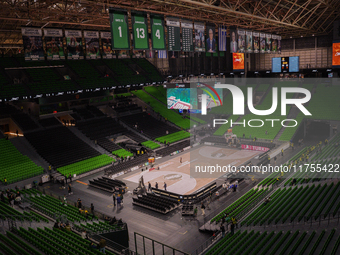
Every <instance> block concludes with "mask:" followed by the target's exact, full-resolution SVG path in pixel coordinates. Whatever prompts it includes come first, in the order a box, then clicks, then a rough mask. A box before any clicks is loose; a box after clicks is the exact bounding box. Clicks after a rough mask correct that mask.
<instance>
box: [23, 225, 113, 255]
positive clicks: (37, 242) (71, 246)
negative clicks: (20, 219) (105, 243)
mask: <svg viewBox="0 0 340 255" xmlns="http://www.w3.org/2000/svg"><path fill="white" fill-rule="evenodd" d="M17 235H18V236H20V237H21V238H22V239H24V240H25V241H26V242H28V243H29V244H31V245H32V246H34V247H36V248H37V249H39V250H41V251H43V252H44V254H51V255H58V254H79V255H87V254H88V255H95V254H102V253H101V252H99V250H97V249H93V248H91V247H90V244H91V241H90V240H87V239H82V238H81V236H80V235H77V234H76V233H74V232H72V231H65V230H64V231H63V230H60V229H53V230H51V229H49V228H47V227H45V228H44V229H42V228H37V230H34V229H33V228H28V230H26V229H24V228H22V227H20V229H19V230H18V231H17ZM105 253H106V254H109V255H114V253H112V252H110V251H108V250H107V249H106V250H105Z"/></svg>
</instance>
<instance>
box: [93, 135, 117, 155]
mask: <svg viewBox="0 0 340 255" xmlns="http://www.w3.org/2000/svg"><path fill="white" fill-rule="evenodd" d="M97 144H98V145H99V146H101V147H103V148H104V149H105V150H107V151H108V152H110V153H112V152H113V151H116V150H119V149H121V147H120V146H119V145H118V144H115V143H114V142H112V141H110V140H109V139H107V138H99V139H98V140H97Z"/></svg>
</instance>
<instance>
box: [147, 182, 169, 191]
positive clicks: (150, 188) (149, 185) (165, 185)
mask: <svg viewBox="0 0 340 255" xmlns="http://www.w3.org/2000/svg"><path fill="white" fill-rule="evenodd" d="M167 186H168V185H167V184H166V182H164V184H163V188H164V190H165V191H166V188H167ZM155 189H158V182H156V183H155ZM148 192H152V186H151V183H150V182H148Z"/></svg>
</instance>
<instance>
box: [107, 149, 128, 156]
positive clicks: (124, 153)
mask: <svg viewBox="0 0 340 255" xmlns="http://www.w3.org/2000/svg"><path fill="white" fill-rule="evenodd" d="M112 154H113V155H115V156H117V157H119V158H127V157H133V154H132V153H131V152H129V151H127V150H125V149H119V150H116V151H113V152H112Z"/></svg>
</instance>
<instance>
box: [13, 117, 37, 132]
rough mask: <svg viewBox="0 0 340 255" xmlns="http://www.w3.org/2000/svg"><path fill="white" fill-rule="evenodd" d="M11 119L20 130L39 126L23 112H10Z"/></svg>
mask: <svg viewBox="0 0 340 255" xmlns="http://www.w3.org/2000/svg"><path fill="white" fill-rule="evenodd" d="M11 117H12V120H14V121H15V123H17V124H18V125H19V127H20V128H21V130H22V131H24V132H25V131H30V130H34V129H37V128H39V126H38V125H37V124H36V123H35V122H34V121H33V120H32V119H31V117H30V116H29V115H27V114H25V113H18V114H12V116H11Z"/></svg>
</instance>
